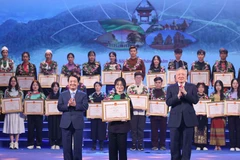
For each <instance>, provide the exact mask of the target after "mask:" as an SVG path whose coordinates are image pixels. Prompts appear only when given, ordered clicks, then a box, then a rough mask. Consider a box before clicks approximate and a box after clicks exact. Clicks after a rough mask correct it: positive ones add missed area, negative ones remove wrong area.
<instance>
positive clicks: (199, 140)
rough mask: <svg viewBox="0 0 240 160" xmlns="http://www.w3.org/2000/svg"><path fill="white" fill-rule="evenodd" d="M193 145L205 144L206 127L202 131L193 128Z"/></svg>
mask: <svg viewBox="0 0 240 160" xmlns="http://www.w3.org/2000/svg"><path fill="white" fill-rule="evenodd" d="M194 143H195V144H207V127H204V129H203V130H199V129H198V127H194Z"/></svg>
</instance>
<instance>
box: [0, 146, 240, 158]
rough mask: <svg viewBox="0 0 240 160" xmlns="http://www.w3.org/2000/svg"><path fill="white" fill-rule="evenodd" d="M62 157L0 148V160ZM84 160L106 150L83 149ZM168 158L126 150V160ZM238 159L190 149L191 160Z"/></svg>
mask: <svg viewBox="0 0 240 160" xmlns="http://www.w3.org/2000/svg"><path fill="white" fill-rule="evenodd" d="M60 159H63V155H62V150H51V149H41V150H36V149H33V150H28V149H19V150H10V149H6V148H1V149H0V160H60ZM83 159H84V160H96V159H98V160H108V153H107V150H106V151H103V152H98V151H97V152H92V151H90V149H84V150H83ZM156 159H163V160H170V151H169V150H166V151H151V150H145V151H142V152H140V151H128V160H156ZM226 159H227V160H239V159H240V152H230V151H229V150H227V149H226V150H222V151H213V150H209V151H192V158H191V160H226Z"/></svg>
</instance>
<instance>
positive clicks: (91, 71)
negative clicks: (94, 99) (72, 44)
mask: <svg viewBox="0 0 240 160" xmlns="http://www.w3.org/2000/svg"><path fill="white" fill-rule="evenodd" d="M82 70H83V76H93V75H101V64H100V62H97V61H96V53H95V52H94V51H89V52H88V62H86V63H83V65H82ZM93 92H95V89H94V88H89V89H87V95H88V96H90V95H91V94H92V93H93Z"/></svg>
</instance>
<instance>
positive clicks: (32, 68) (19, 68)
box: [16, 63, 36, 76]
mask: <svg viewBox="0 0 240 160" xmlns="http://www.w3.org/2000/svg"><path fill="white" fill-rule="evenodd" d="M35 71H36V67H35V65H34V64H32V63H29V64H28V72H26V71H25V70H24V69H23V64H19V65H18V66H17V69H16V75H27V76H35V74H36V73H35Z"/></svg>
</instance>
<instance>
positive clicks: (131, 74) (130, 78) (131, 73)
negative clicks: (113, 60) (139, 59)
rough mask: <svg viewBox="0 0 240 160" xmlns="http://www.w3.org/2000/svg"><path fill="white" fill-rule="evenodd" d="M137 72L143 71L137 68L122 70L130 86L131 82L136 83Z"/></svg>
mask: <svg viewBox="0 0 240 160" xmlns="http://www.w3.org/2000/svg"><path fill="white" fill-rule="evenodd" d="M135 72H142V71H140V70H137V71H123V72H122V77H123V78H124V79H125V81H126V83H127V86H130V85H131V84H134V83H135V80H134V73H135Z"/></svg>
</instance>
